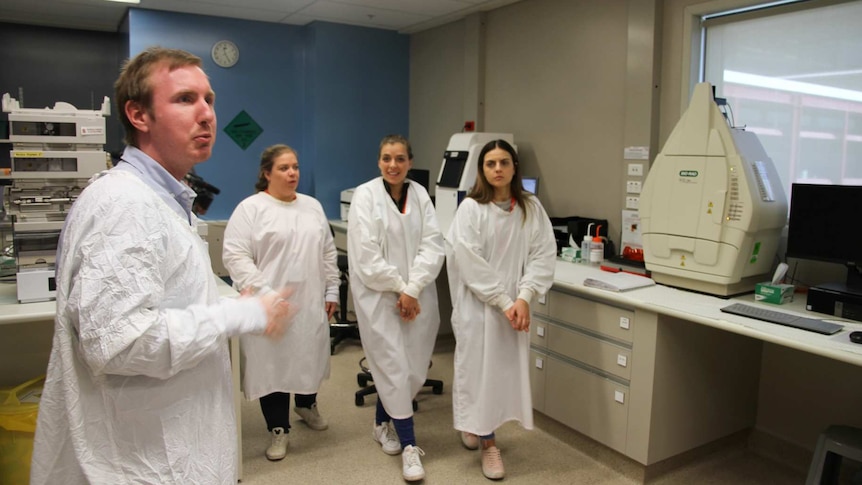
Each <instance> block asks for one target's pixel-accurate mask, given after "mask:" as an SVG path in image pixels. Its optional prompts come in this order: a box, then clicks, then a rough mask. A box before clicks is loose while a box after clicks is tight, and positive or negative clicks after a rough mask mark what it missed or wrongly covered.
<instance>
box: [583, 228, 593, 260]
mask: <svg viewBox="0 0 862 485" xmlns="http://www.w3.org/2000/svg"><path fill="white" fill-rule="evenodd" d="M592 227H593V223H592V222H591V223H589V225H587V233H586V234H584V240H583V242H581V262H582V263H584V264H590V241H592V239H593V238H592V236H591V235H590V232H591V231H592Z"/></svg>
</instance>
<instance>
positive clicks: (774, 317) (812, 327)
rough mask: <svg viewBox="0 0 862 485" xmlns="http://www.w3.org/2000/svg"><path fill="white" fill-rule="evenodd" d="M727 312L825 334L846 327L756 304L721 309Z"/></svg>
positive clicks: (738, 304)
mask: <svg viewBox="0 0 862 485" xmlns="http://www.w3.org/2000/svg"><path fill="white" fill-rule="evenodd" d="M721 311H723V312H725V313H731V314H733V315H739V316H743V317H748V318H754V319H756V320H762V321H764V322H769V323H777V324H779V325H785V326H788V327H793V328H799V329H802V330H808V331H810V332H817V333H822V334H823V335H832V334H834V333H837V332H838V331H839V330H841V329H842V328H844V327H843V326H842V325H838V324H836V323H830V322H824V321H823V320H817V319H815V318H806V317H800V316H797V315H791V314H790V313H784V312H779V311H775V310H769V309H767V308H762V307H759V306H754V305H746V304H745V303H734V304H732V305H728V306H726V307H724V308H722V309H721Z"/></svg>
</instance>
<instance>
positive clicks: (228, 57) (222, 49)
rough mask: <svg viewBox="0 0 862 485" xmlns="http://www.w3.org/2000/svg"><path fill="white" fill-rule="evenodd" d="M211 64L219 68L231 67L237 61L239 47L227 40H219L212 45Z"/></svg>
mask: <svg viewBox="0 0 862 485" xmlns="http://www.w3.org/2000/svg"><path fill="white" fill-rule="evenodd" d="M212 57H213V62H215V63H216V65H218V66H221V67H233V65H234V64H236V63H237V62H238V61H239V47H237V46H236V44H234V43H233V42H231V41H229V40H220V41H218V42H216V43H215V44H213V50H212Z"/></svg>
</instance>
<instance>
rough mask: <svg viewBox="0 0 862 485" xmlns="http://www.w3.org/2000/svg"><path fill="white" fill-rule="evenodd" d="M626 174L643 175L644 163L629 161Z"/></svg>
mask: <svg viewBox="0 0 862 485" xmlns="http://www.w3.org/2000/svg"><path fill="white" fill-rule="evenodd" d="M628 174H629V175H633V176H635V177H643V175H644V164H642V163H630V164H629V171H628Z"/></svg>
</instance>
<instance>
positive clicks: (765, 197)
mask: <svg viewBox="0 0 862 485" xmlns="http://www.w3.org/2000/svg"><path fill="white" fill-rule="evenodd" d="M640 219H641V230H642V236H643V247H644V261H645V263H646V268H647V269H648V270H650V271H651V272H652V277H653V279H654V280H655V281H656V282H658V283H663V284H667V285H671V286H677V287H681V288H686V289H691V290H695V291H700V292H703V293H710V294H714V295H733V294H738V293H743V292H748V291H751V290H753V289H754V285H755V283H757V282H761V281H767V280H769V278H770V273H771V269H772V268H773V266H774V263H775V262H774V257H775V254H776V250H777V248H778V243H779V238H780V236H781V231H782V229H783V227H784V225H785V224H786V222H787V198H786V197H785V195H784V190H783V189H782V184H781V181H780V180H779V178H778V173H777V172H776V170H775V167H774V165H773V163H772V160H771V159H770V158H769V156H767V154H766V152H765V151H764V149H763V146H762V145H761V144H760V141H759V140H758V139H757V137H756V136H755V135H754V134H753V133H750V132H746V131H744V130H742V129H739V128H733V127H731V126H729V125H728V123H727V121H726V119H725V117H724V114H723V113H722V112H721V110H720V109H719V108H718V105H717V104H716V102H715V100H714V99H713V93H712V86H711V85H710V84H709V83H700V84H698V85H697V86H696V87H695V90H694V94H693V95H692V97H691V102H690V103H689V107H688V109H687V110H686V112H685V113H684V114H683V115H682V117H681V118H680V120H679V122H678V123H677V125H676V127H675V128H674V130H673V132H672V133H671V135H670V137H669V138H668V140H667V142H666V143H665V146H664V149H663V150H662V151H661V153H660V154H659V155H658V156H657V157H656V159H655V162H653V165H652V167H651V168H650V171H649V174H648V176H647V178H646V181H645V183H644V187H643V193H642V194H641V200H640Z"/></svg>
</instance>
